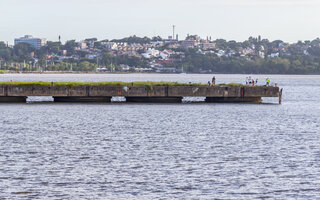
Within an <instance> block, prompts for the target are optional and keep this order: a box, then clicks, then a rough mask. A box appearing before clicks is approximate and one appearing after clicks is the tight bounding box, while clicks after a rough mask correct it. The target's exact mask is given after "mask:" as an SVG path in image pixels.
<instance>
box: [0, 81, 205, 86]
mask: <svg viewBox="0 0 320 200" xmlns="http://www.w3.org/2000/svg"><path fill="white" fill-rule="evenodd" d="M0 85H34V86H40V85H42V86H51V85H55V86H70V87H72V86H148V87H152V86H205V84H201V83H190V84H189V83H178V82H151V81H143V82H121V81H113V82H41V81H40V82H15V81H14V82H0Z"/></svg>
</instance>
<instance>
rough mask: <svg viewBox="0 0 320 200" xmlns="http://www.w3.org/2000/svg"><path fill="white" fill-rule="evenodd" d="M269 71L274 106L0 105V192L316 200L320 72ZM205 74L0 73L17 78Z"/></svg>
mask: <svg viewBox="0 0 320 200" xmlns="http://www.w3.org/2000/svg"><path fill="white" fill-rule="evenodd" d="M216 77H217V81H220V82H240V81H242V80H243V75H216ZM254 77H258V78H259V79H261V81H262V80H263V77H264V76H263V75H259V76H254ZM270 77H271V80H273V81H277V82H278V83H279V84H280V86H281V87H283V88H284V96H283V97H284V100H283V104H282V105H276V104H266V105H256V104H203V103H184V104H127V103H111V104H65V103H62V104H53V103H37V102H33V103H28V104H0V125H1V129H0V199H3V198H5V199H20V198H22V199H36V198H38V199H69V198H71V199H173V198H178V199H193V198H194V199H199V198H200V199H201V198H202V199H214V198H217V199H268V198H269V199H317V198H319V196H320V181H319V180H320V179H319V177H320V164H319V163H320V144H319V141H320V135H319V133H320V127H319V126H320V125H319V124H320V123H319V122H320V121H319V119H320V114H319V113H320V103H319V97H320V92H319V91H320V90H319V89H320V76H270ZM210 78H211V75H165V74H155V75H154V74H147V75H140V74H134V75H130V74H125V75H91V74H89V75H69V74H67V75H23V74H22V75H21V74H19V75H11V74H10V75H7V74H6V75H0V79H1V80H7V79H14V80H23V81H38V80H42V81H66V80H67V81H78V80H82V81H93V80H94V81H111V80H124V81H135V80H166V81H168V80H170V81H185V82H189V81H192V82H204V83H205V82H207V81H208V80H210ZM41 98H43V97H41ZM49 100H50V99H49Z"/></svg>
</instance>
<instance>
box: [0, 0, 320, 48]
mask: <svg viewBox="0 0 320 200" xmlns="http://www.w3.org/2000/svg"><path fill="white" fill-rule="evenodd" d="M319 10H320V0H0V41H5V42H8V43H9V44H13V41H14V38H18V37H22V36H24V35H33V36H34V37H40V38H47V40H50V41H57V40H58V37H59V35H61V39H62V41H67V40H72V39H75V40H77V41H79V40H83V39H85V38H92V37H96V38H98V40H103V39H120V38H123V37H128V36H131V35H137V36H148V37H152V36H156V35H159V36H161V37H163V38H167V37H168V36H169V35H172V25H175V26H176V31H175V32H176V34H178V35H179V39H183V38H185V37H186V35H187V34H197V35H199V36H201V37H202V38H206V37H207V36H211V38H212V39H219V38H223V39H226V40H236V41H244V40H246V39H248V38H249V37H250V36H254V37H257V36H258V35H261V36H262V38H267V39H269V40H277V39H281V40H284V41H286V42H290V43H293V42H297V41H298V40H303V41H304V40H313V39H315V38H318V37H320V12H319Z"/></svg>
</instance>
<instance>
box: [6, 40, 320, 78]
mask: <svg viewBox="0 0 320 200" xmlns="http://www.w3.org/2000/svg"><path fill="white" fill-rule="evenodd" d="M28 37H29V38H27V39H28V40H25V41H27V42H24V40H23V38H20V39H19V42H17V43H15V45H14V46H10V45H8V44H5V43H4V42H0V69H1V70H5V71H85V72H153V73H273V74H319V73H320V39H319V38H318V39H315V40H313V41H298V42H297V43H292V44H290V43H286V42H284V41H281V40H276V41H269V40H268V39H262V38H261V37H260V36H258V37H250V38H249V39H248V40H246V41H243V42H237V41H234V40H231V41H226V40H224V39H216V40H212V39H211V37H206V38H200V37H199V36H197V35H188V36H187V37H186V38H185V39H183V40H178V38H175V39H172V37H171V38H169V39H163V38H161V37H159V36H158V37H153V38H148V37H137V36H131V37H127V38H123V39H115V40H98V39H97V38H88V39H84V40H82V41H75V40H69V41H67V42H66V43H64V44H62V43H61V42H60V41H55V42H54V41H47V42H46V41H45V42H44V41H43V39H42V40H41V42H42V43H43V44H42V43H41V45H40V46H34V45H33V44H32V43H28V41H29V40H31V39H33V38H32V36H28Z"/></svg>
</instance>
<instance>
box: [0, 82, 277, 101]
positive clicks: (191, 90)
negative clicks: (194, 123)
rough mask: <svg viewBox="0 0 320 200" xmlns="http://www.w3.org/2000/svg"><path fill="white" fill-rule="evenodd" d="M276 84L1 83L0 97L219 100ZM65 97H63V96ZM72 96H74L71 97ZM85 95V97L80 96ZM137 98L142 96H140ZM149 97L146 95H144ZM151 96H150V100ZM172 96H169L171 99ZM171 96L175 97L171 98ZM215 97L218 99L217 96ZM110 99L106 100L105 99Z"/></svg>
mask: <svg viewBox="0 0 320 200" xmlns="http://www.w3.org/2000/svg"><path fill="white" fill-rule="evenodd" d="M279 95H280V90H279V87H272V86H270V87H265V86H255V87H249V86H244V87H241V86H223V87H222V86H215V87H214V86H154V87H148V86H106V85H101V86H37V85H1V86H0V98H1V97H28V96H53V97H56V98H55V100H57V101H59V100H60V101H62V100H64V101H68V98H70V101H73V100H74V101H76V100H79V101H84V102H86V101H87V102H90V101H105V100H108V99H109V98H111V97H113V96H123V97H126V98H127V99H128V101H143V99H144V101H145V102H148V101H160V102H161V98H163V100H164V101H165V99H167V100H168V101H175V100H176V101H180V100H179V99H181V98H182V97H207V98H208V101H209V99H210V97H213V98H211V100H210V101H213V100H214V98H220V100H222V101H223V100H227V98H229V99H228V100H230V101H231V100H232V99H234V100H236V99H239V98H240V99H243V100H250V99H254V98H260V99H261V97H279ZM62 97H66V98H62ZM71 97H74V98H71ZM81 97H85V98H81ZM138 97H141V98H140V99H139V98H138ZM147 97H148V98H147ZM150 97H153V99H151V98H150ZM170 98H171V99H170ZM173 98H176V99H175V100H173ZM217 100H218V99H217ZM108 101H109V100H108Z"/></svg>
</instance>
